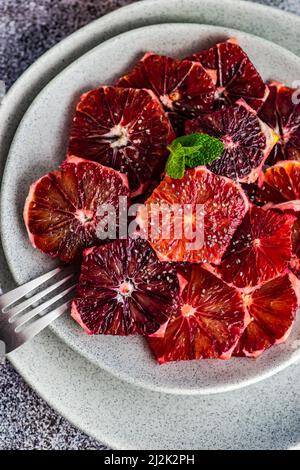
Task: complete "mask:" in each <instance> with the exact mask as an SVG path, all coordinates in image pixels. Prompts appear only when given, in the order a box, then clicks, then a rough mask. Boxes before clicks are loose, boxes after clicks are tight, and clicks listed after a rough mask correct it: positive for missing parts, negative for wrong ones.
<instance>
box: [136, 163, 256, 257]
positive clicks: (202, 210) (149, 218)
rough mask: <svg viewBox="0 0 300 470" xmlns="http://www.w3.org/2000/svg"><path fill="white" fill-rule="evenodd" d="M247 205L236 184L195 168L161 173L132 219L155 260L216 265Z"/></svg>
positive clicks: (202, 168) (205, 170) (200, 168)
mask: <svg viewBox="0 0 300 470" xmlns="http://www.w3.org/2000/svg"><path fill="white" fill-rule="evenodd" d="M247 208H248V201H247V198H246V196H245V194H244V192H243V191H242V189H241V188H240V186H239V185H237V184H236V183H235V182H234V181H231V180H229V179H228V178H224V177H222V176H218V175H215V174H214V173H212V172H211V171H209V170H207V168H205V167H204V166H199V167H197V168H194V169H191V170H187V171H186V172H185V175H184V177H183V178H182V179H181V180H178V179H172V178H170V177H169V176H165V178H164V179H163V181H162V182H161V183H160V184H159V186H158V187H157V188H156V189H155V190H154V191H153V193H152V195H151V196H150V198H149V199H148V200H147V201H146V203H145V205H144V206H142V207H140V209H139V213H138V215H137V222H138V224H139V226H140V228H141V234H142V235H143V236H144V237H145V238H147V239H148V240H149V242H150V244H151V245H152V247H153V248H154V250H155V251H156V253H157V255H158V257H159V258H160V259H162V260H168V261H190V262H193V263H205V262H211V263H215V264H218V263H220V261H221V258H222V255H223V253H224V252H225V250H226V248H227V246H228V244H229V243H230V240H231V237H232V235H233V234H234V232H235V230H236V228H237V227H238V226H239V224H240V223H241V221H242V219H243V217H244V215H245V213H246V211H247Z"/></svg>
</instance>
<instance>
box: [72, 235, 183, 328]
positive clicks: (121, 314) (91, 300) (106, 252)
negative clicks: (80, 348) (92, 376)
mask: <svg viewBox="0 0 300 470" xmlns="http://www.w3.org/2000/svg"><path fill="white" fill-rule="evenodd" d="M178 291H179V284H178V279H177V276H176V271H175V270H174V269H173V268H172V267H171V266H170V265H167V264H166V263H161V262H160V261H159V260H158V259H157V256H156V255H155V253H154V252H153V250H152V249H151V247H150V246H149V244H148V243H147V242H146V241H145V240H141V239H136V240H132V239H128V240H115V241H113V242H111V243H109V244H106V245H103V246H101V247H93V248H90V249H87V250H86V251H85V252H84V257H83V263H82V267H81V275H80V280H79V284H78V289H77V297H76V298H75V299H74V301H73V303H72V316H73V318H74V319H75V320H76V321H77V322H78V323H79V324H80V325H81V326H82V327H83V328H84V329H85V330H86V331H87V332H88V333H89V334H111V335H130V334H143V335H144V334H150V333H153V332H155V331H156V330H158V328H159V327H160V326H161V325H162V324H164V323H165V322H166V321H167V320H168V319H169V317H170V315H171V313H173V311H175V309H176V305H177V301H178Z"/></svg>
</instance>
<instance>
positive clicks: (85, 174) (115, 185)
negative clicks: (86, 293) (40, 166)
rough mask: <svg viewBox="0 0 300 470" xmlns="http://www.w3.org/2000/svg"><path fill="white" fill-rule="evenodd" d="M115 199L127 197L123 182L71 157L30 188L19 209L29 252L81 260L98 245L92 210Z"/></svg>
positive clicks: (121, 177)
mask: <svg viewBox="0 0 300 470" xmlns="http://www.w3.org/2000/svg"><path fill="white" fill-rule="evenodd" d="M119 196H125V197H128V196H129V189H128V182H127V177H126V176H125V175H122V174H120V173H118V172H117V171H115V170H112V169H111V168H107V167H104V166H102V165H100V164H98V163H95V162H89V161H87V160H82V159H80V158H76V157H70V158H69V160H68V161H66V162H64V163H63V164H62V165H61V167H60V168H59V169H58V170H57V171H53V172H51V173H49V174H48V175H46V176H43V177H42V178H40V179H39V180H38V181H37V182H36V183H34V184H33V185H32V186H31V188H30V191H29V194H28V197H27V199H26V203H25V208H24V220H25V224H26V227H27V231H28V234H29V238H30V240H31V243H32V244H33V246H34V247H36V248H38V249H40V250H41V251H43V252H44V253H47V254H48V255H50V256H53V257H58V258H60V259H61V260H62V261H66V262H70V261H73V260H74V259H75V258H76V257H78V256H80V255H81V253H82V250H83V248H85V247H87V246H90V245H93V244H95V243H99V240H98V237H97V233H96V229H97V225H98V223H100V221H101V220H103V219H102V217H101V216H100V215H98V213H97V210H98V207H99V206H100V205H101V204H110V205H112V206H113V207H114V208H116V211H117V210H118V206H119Z"/></svg>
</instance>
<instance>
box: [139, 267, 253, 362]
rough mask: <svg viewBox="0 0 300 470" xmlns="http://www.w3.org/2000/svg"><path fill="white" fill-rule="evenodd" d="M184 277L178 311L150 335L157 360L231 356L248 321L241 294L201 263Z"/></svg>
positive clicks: (225, 357) (226, 357)
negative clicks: (204, 267)
mask: <svg viewBox="0 0 300 470" xmlns="http://www.w3.org/2000/svg"><path fill="white" fill-rule="evenodd" d="M185 276H186V279H185V283H184V287H183V288H182V292H181V295H180V305H179V307H178V309H177V311H176V313H174V314H173V315H172V316H171V318H170V320H169V322H168V323H167V324H166V325H164V326H163V327H162V328H161V329H160V330H158V331H157V332H156V333H155V334H153V335H151V336H149V337H148V342H149V345H150V347H151V349H152V351H153V353H154V355H155V357H156V359H157V360H158V362H159V363H160V364H162V363H164V362H169V361H180V360H191V359H206V358H220V359H229V358H230V357H231V354H232V351H233V349H234V348H235V346H236V344H237V341H238V340H239V338H240V336H241V334H242V332H243V331H244V329H245V327H246V325H247V323H248V321H249V318H248V314H247V312H246V310H245V308H244V304H243V300H242V297H241V294H240V293H239V292H238V290H237V289H235V288H234V287H230V286H228V285H227V284H225V283H224V282H223V281H222V280H221V279H219V278H217V277H216V276H214V275H213V274H212V273H210V272H209V271H207V270H205V269H203V268H202V267H201V266H199V265H194V266H192V267H190V268H189V270H188V272H186V274H185Z"/></svg>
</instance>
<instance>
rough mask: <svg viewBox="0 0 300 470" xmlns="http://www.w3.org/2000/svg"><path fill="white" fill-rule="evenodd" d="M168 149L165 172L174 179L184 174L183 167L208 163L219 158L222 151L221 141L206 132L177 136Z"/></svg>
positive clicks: (193, 166)
mask: <svg viewBox="0 0 300 470" xmlns="http://www.w3.org/2000/svg"><path fill="white" fill-rule="evenodd" d="M168 150H169V151H170V155H169V158H168V160H167V164H166V173H167V175H169V176H171V178H174V179H181V178H183V176H184V172H185V168H186V167H188V168H195V167H196V166H199V165H208V164H209V163H212V162H213V161H214V160H216V159H217V158H219V157H220V156H221V155H222V153H223V151H224V145H223V143H222V142H221V141H220V140H219V139H217V138H215V137H212V136H210V135H208V134H200V133H195V134H190V135H184V136H182V137H178V138H177V139H175V140H173V142H172V143H171V145H169V146H168Z"/></svg>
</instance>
